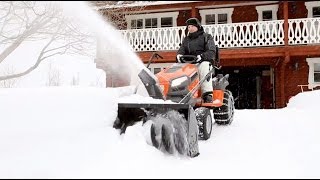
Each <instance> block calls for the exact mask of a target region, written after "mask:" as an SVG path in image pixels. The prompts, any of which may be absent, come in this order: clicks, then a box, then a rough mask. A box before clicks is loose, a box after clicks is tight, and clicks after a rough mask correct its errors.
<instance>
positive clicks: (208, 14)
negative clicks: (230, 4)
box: [199, 8, 233, 25]
mask: <svg viewBox="0 0 320 180" xmlns="http://www.w3.org/2000/svg"><path fill="white" fill-rule="evenodd" d="M199 12H200V15H201V17H202V18H201V24H204V25H209V24H227V23H232V19H231V15H232V12H233V8H223V9H205V10H200V11H199Z"/></svg>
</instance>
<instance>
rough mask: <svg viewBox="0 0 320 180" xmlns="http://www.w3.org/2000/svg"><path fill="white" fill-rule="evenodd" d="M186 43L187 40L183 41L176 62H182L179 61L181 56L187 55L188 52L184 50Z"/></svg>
mask: <svg viewBox="0 0 320 180" xmlns="http://www.w3.org/2000/svg"><path fill="white" fill-rule="evenodd" d="M184 43H185V39H183V40H182V43H181V46H180V48H179V49H178V52H177V57H176V62H180V59H179V58H180V56H182V55H185V53H186V50H185V49H184Z"/></svg>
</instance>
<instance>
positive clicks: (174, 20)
mask: <svg viewBox="0 0 320 180" xmlns="http://www.w3.org/2000/svg"><path fill="white" fill-rule="evenodd" d="M178 15H179V12H166V13H151V14H135V15H126V21H127V29H131V20H134V19H143V22H142V29H145V19H149V18H157V28H160V27H161V18H163V17H172V27H176V26H177V18H178Z"/></svg>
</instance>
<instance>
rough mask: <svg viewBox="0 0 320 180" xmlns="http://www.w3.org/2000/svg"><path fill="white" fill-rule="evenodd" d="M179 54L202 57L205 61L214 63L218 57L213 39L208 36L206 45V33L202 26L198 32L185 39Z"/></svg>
mask: <svg viewBox="0 0 320 180" xmlns="http://www.w3.org/2000/svg"><path fill="white" fill-rule="evenodd" d="M206 34H207V33H206ZM177 54H181V55H195V56H197V55H201V59H202V60H203V61H209V62H211V63H212V62H213V60H214V58H215V55H216V49H215V44H214V41H213V37H212V36H211V35H210V34H207V43H205V32H204V30H203V27H202V26H201V27H200V29H199V30H198V31H197V32H194V33H189V34H188V36H186V37H185V38H184V39H183V41H182V44H181V46H180V48H179V50H178V52H177Z"/></svg>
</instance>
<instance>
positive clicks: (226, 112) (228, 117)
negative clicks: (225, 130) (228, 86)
mask: <svg viewBox="0 0 320 180" xmlns="http://www.w3.org/2000/svg"><path fill="white" fill-rule="evenodd" d="M234 109H235V108H234V99H233V96H232V93H231V92H230V91H229V90H226V91H225V92H224V98H223V105H222V106H221V107H216V108H214V109H213V114H214V119H215V121H216V123H217V124H219V125H230V124H231V123H232V121H233V116H234Z"/></svg>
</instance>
